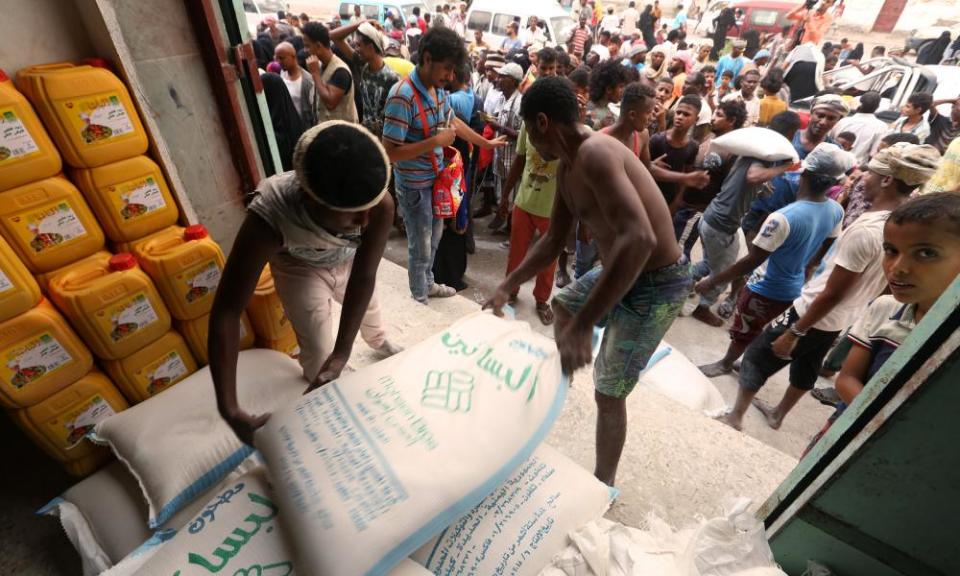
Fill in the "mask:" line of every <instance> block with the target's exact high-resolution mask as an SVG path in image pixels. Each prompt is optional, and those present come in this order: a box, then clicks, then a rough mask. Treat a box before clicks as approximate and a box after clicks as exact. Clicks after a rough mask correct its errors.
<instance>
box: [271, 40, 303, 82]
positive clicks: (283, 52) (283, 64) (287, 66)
mask: <svg viewBox="0 0 960 576" xmlns="http://www.w3.org/2000/svg"><path fill="white" fill-rule="evenodd" d="M273 57H274V59H275V60H276V61H277V62H279V63H280V68H282V69H283V70H284V71H285V72H287V73H288V74H289V73H296V72H299V70H300V65H299V64H298V63H297V49H296V48H294V47H293V44H291V43H289V42H281V43H279V44H277V47H276V48H274V50H273Z"/></svg>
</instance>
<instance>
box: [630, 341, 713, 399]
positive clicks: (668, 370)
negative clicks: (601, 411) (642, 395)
mask: <svg viewBox="0 0 960 576" xmlns="http://www.w3.org/2000/svg"><path fill="white" fill-rule="evenodd" d="M654 358H657V361H656V362H653V359H654ZM651 363H652V364H651V365H650V366H649V367H648V368H647V369H646V370H644V371H643V372H642V373H641V374H640V382H639V384H640V385H641V386H646V387H648V388H650V389H653V390H656V391H657V392H659V393H661V394H663V395H664V396H666V397H668V398H672V399H673V400H676V401H677V402H679V403H681V404H683V405H684V406H687V407H688V408H690V409H692V410H696V411H697V412H704V413H706V414H709V415H715V414H720V413H722V412H723V411H724V410H726V407H727V404H726V401H724V399H723V395H722V394H721V393H720V390H718V389H717V387H716V385H715V384H714V383H713V382H712V381H711V380H710V379H709V378H707V377H706V376H704V375H703V372H701V371H700V369H699V368H697V366H696V364H694V363H693V362H691V361H690V359H689V358H687V357H686V356H684V354H683V352H680V351H679V350H677V349H676V348H674V347H672V346H670V345H669V344H667V343H666V342H661V343H660V346H659V347H657V351H656V352H655V353H654V356H653V357H652V358H651Z"/></svg>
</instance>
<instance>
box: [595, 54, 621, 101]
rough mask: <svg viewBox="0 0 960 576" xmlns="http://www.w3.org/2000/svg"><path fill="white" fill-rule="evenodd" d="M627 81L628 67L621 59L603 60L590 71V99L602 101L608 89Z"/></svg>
mask: <svg viewBox="0 0 960 576" xmlns="http://www.w3.org/2000/svg"><path fill="white" fill-rule="evenodd" d="M626 83H627V68H626V67H625V66H624V65H623V64H621V63H620V61H619V60H616V59H612V60H606V61H604V62H601V63H600V64H599V65H598V66H597V67H596V68H594V69H593V71H592V72H591V73H590V100H592V101H593V102H600V101H601V100H603V96H604V95H605V94H606V93H607V90H609V89H610V88H613V87H614V86H617V85H618V84H626Z"/></svg>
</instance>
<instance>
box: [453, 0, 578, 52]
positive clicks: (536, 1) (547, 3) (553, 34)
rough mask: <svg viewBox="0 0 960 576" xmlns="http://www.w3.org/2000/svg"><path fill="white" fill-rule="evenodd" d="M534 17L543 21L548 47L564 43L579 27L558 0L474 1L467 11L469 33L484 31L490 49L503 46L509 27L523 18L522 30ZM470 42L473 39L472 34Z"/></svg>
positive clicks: (469, 35) (468, 36) (469, 37)
mask: <svg viewBox="0 0 960 576" xmlns="http://www.w3.org/2000/svg"><path fill="white" fill-rule="evenodd" d="M531 16H536V17H537V18H539V19H540V22H541V26H544V34H546V36H547V43H548V44H549V45H554V44H564V43H566V41H567V39H568V38H569V37H570V32H571V31H572V30H573V28H574V27H575V26H576V23H575V22H574V21H573V18H571V17H570V14H569V13H568V12H567V11H566V10H564V9H563V8H561V7H560V5H559V4H557V2H556V0H522V1H521V0H474V2H473V4H471V6H470V9H469V10H467V30H468V31H471V32H472V31H474V30H482V31H483V37H484V40H485V41H486V42H487V44H488V45H490V46H491V47H497V46H500V44H501V43H502V42H503V39H504V38H506V37H507V26H508V25H509V24H510V23H511V22H513V21H514V20H516V19H518V18H519V19H520V29H521V30H522V29H523V27H524V26H526V25H527V20H528V19H529V18H530V17H531ZM467 39H468V40H469V41H472V40H473V34H468V35H467Z"/></svg>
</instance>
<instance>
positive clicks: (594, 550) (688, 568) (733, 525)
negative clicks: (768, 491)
mask: <svg viewBox="0 0 960 576" xmlns="http://www.w3.org/2000/svg"><path fill="white" fill-rule="evenodd" d="M749 503H750V502H749V500H747V499H739V500H737V501H736V502H735V503H734V504H733V507H732V508H731V510H730V512H728V513H727V514H726V515H725V516H722V517H719V518H713V519H711V520H700V521H699V523H698V524H696V525H694V526H690V527H687V528H684V529H681V530H673V529H672V528H671V527H670V526H669V525H668V524H667V523H666V522H664V521H663V520H661V519H660V518H658V517H657V516H655V515H653V514H649V515H648V516H647V519H646V520H647V521H646V524H647V528H646V529H644V530H639V529H637V528H631V527H629V526H624V525H623V524H620V523H618V522H611V521H610V520H606V519H603V518H601V519H599V520H597V521H595V522H591V523H589V524H588V525H586V526H584V527H583V528H581V529H580V530H578V531H577V532H576V533H574V534H572V535H571V539H572V540H573V542H574V543H573V544H572V545H570V546H568V547H567V548H566V549H565V550H563V551H562V552H561V553H559V554H557V555H556V556H554V558H553V561H552V562H551V564H550V565H549V566H547V567H546V568H544V569H543V571H542V572H541V573H540V576H636V575H641V574H642V575H646V574H651V575H653V574H656V575H657V576H786V574H785V573H784V572H783V571H781V570H780V568H779V567H777V565H776V562H775V561H774V559H773V553H772V552H771V551H770V545H769V544H768V543H767V540H766V536H765V534H764V530H763V524H762V523H761V522H760V521H759V520H758V519H757V518H756V517H755V516H753V515H752V514H750V513H749V512H747V506H748V505H749Z"/></svg>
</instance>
